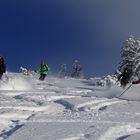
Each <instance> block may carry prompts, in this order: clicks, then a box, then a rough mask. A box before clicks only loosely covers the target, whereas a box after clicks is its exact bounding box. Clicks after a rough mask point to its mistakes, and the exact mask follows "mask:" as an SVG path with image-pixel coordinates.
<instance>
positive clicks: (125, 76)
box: [118, 68, 132, 88]
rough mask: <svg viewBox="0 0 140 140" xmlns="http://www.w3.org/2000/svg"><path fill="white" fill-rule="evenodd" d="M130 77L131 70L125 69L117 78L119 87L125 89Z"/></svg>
mask: <svg viewBox="0 0 140 140" xmlns="http://www.w3.org/2000/svg"><path fill="white" fill-rule="evenodd" d="M131 75H132V70H131V69H128V68H125V69H124V71H123V72H122V74H120V75H119V76H118V81H120V83H121V87H123V88H125V86H126V85H127V84H128V83H129V80H130V78H131Z"/></svg>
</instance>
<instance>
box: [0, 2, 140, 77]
mask: <svg viewBox="0 0 140 140" xmlns="http://www.w3.org/2000/svg"><path fill="white" fill-rule="evenodd" d="M139 6H140V0H16V1H14V0H1V1H0V52H1V53H2V54H3V55H4V57H5V60H6V64H7V68H8V70H9V71H18V70H19V67H20V66H24V67H27V68H29V69H36V67H37V66H38V65H39V62H40V60H41V59H45V60H46V62H47V63H48V65H49V66H50V68H51V70H52V71H53V72H58V71H59V67H60V65H61V64H63V63H66V64H67V67H68V69H69V70H71V66H72V63H73V61H74V60H75V59H78V60H79V61H80V63H81V65H82V67H83V71H84V73H85V74H86V76H90V77H92V76H103V75H108V74H113V73H114V71H115V70H116V67H117V65H118V63H119V61H120V51H121V47H122V42H123V41H124V40H125V39H126V38H127V37H128V36H129V35H131V34H132V35H134V36H136V37H137V38H139V37H140V31H139V29H140V14H139V13H140V8H139Z"/></svg>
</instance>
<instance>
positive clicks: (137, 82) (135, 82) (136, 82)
mask: <svg viewBox="0 0 140 140" xmlns="http://www.w3.org/2000/svg"><path fill="white" fill-rule="evenodd" d="M139 83H140V80H137V81H133V82H132V84H139Z"/></svg>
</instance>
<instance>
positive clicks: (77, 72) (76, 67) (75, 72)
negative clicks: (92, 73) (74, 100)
mask: <svg viewBox="0 0 140 140" xmlns="http://www.w3.org/2000/svg"><path fill="white" fill-rule="evenodd" d="M81 71H82V67H81V65H80V64H79V61H78V60H75V61H74V63H73V65H72V72H71V74H68V70H67V66H66V64H62V65H61V68H60V71H59V77H61V78H64V77H67V76H71V77H73V78H81V77H82V73H81Z"/></svg>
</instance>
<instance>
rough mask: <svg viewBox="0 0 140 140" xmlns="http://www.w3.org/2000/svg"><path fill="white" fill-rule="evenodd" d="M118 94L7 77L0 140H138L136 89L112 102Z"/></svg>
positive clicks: (0, 85)
mask: <svg viewBox="0 0 140 140" xmlns="http://www.w3.org/2000/svg"><path fill="white" fill-rule="evenodd" d="M92 82H93V81H92ZM124 90H125V89H122V88H120V87H119V86H117V85H114V86H111V87H110V88H106V87H99V86H95V85H93V84H92V83H91V80H86V79H73V78H65V79H60V78H57V77H53V76H48V77H46V80H45V81H43V82H42V81H39V80H38V75H34V76H32V75H29V76H27V75H22V74H18V73H8V74H7V75H6V76H5V75H4V77H3V80H2V81H0V120H1V121H0V140H3V139H8V140H124V139H125V140H139V139H140V102H139V101H140V85H133V86H132V87H131V88H130V89H129V90H128V91H127V92H126V93H125V94H123V95H122V96H121V98H117V97H118V96H119V95H120V94H121V93H122V92H123V91H124Z"/></svg>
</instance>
